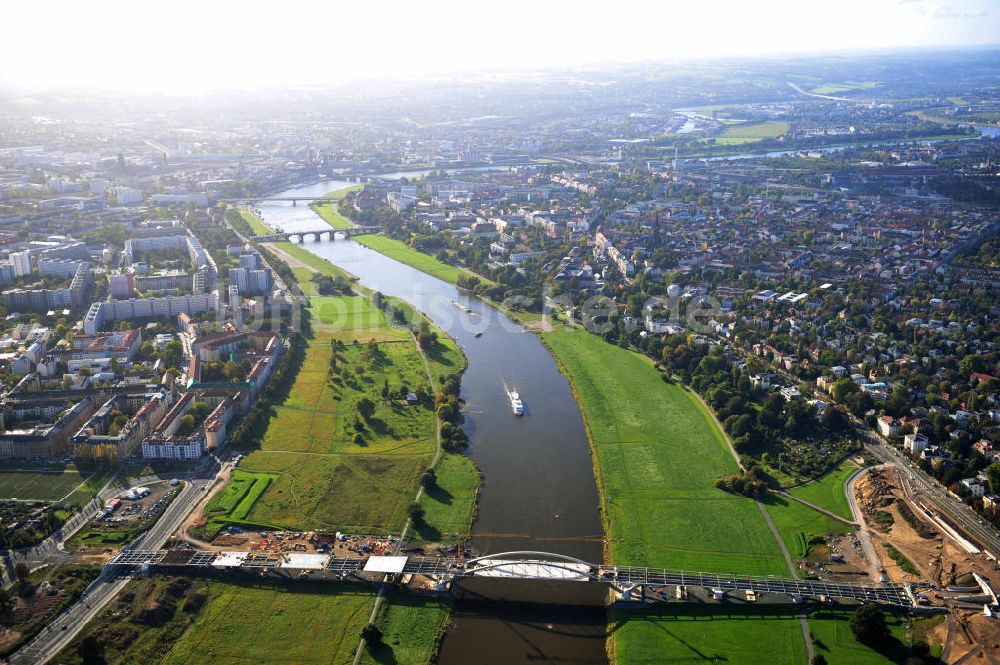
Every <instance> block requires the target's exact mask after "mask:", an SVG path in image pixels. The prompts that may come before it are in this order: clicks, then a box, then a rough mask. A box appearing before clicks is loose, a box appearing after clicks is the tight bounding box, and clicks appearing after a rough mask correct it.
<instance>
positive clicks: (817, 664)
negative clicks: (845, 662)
mask: <svg viewBox="0 0 1000 665" xmlns="http://www.w3.org/2000/svg"><path fill="white" fill-rule="evenodd" d="M812 665H826V656H824V655H823V654H821V653H818V654H816V655H815V656H813V659H812Z"/></svg>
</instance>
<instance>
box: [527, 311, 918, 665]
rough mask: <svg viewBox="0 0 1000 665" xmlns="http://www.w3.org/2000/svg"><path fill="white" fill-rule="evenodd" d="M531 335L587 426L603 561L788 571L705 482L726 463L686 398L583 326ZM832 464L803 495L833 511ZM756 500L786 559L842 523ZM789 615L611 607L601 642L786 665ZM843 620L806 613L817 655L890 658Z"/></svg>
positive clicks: (746, 513)
mask: <svg viewBox="0 0 1000 665" xmlns="http://www.w3.org/2000/svg"><path fill="white" fill-rule="evenodd" d="M541 338H542V340H543V341H544V342H545V344H546V346H548V347H549V349H550V350H551V351H552V354H553V356H554V357H555V358H556V360H557V362H558V363H559V365H560V367H561V368H562V370H563V372H564V373H565V374H566V376H567V378H569V380H570V383H571V384H572V386H573V390H574V393H575V395H576V397H577V400H578V402H579V404H580V408H581V411H582V413H583V416H584V421H585V423H586V425H587V431H588V436H589V437H590V441H591V446H592V449H593V452H594V455H595V470H596V475H597V478H598V484H599V490H600V494H601V501H602V513H603V515H604V519H605V524H606V531H607V536H608V539H609V545H608V556H609V558H610V561H611V562H612V563H616V564H622V565H650V566H662V567H668V568H675V569H677V568H679V569H686V570H707V571H713V572H731V571H732V572H738V573H746V574H771V575H776V576H779V577H787V576H788V575H789V572H788V568H787V566H786V564H785V562H784V559H783V557H782V556H781V554H780V550H779V547H778V544H777V542H776V541H775V539H774V537H773V535H772V534H771V533H770V532H769V530H768V528H767V526H766V524H765V522H764V520H763V517H762V516H761V514H760V512H759V510H758V508H757V506H756V505H755V504H754V503H753V502H752V501H751V500H750V499H745V498H743V497H739V496H735V495H732V494H727V493H724V492H722V491H721V490H718V489H716V488H715V486H714V484H713V481H714V480H715V478H717V477H718V476H721V475H725V474H728V473H733V472H734V471H735V470H736V462H735V460H734V459H733V457H732V456H731V454H730V452H729V450H728V448H727V446H726V444H725V440H724V439H723V435H722V433H721V432H720V431H719V429H718V427H717V426H716V425H715V423H714V421H713V420H712V418H711V416H710V414H708V413H707V412H706V411H705V409H704V407H703V405H702V403H701V402H700V401H699V400H698V399H697V398H696V396H694V395H693V394H691V393H690V392H689V391H687V390H686V389H685V388H683V387H682V386H680V385H678V384H667V383H664V382H663V381H662V379H661V378H660V373H659V372H657V371H656V370H655V368H654V367H653V366H652V363H651V362H650V361H649V360H648V359H647V358H645V357H643V356H640V355H638V354H634V353H632V352H629V351H626V350H623V349H621V348H619V347H617V346H613V345H610V344H607V343H606V342H604V341H603V340H602V339H600V338H599V337H597V336H594V335H591V334H589V333H586V332H584V331H580V330H562V331H558V332H549V333H543V334H542V335H541ZM842 473H844V471H842V470H840V471H836V472H834V473H833V474H831V475H829V476H828V477H825V478H824V479H821V480H820V481H817V482H816V483H815V484H814V487H812V488H811V489H809V490H806V493H807V495H808V496H810V497H812V498H814V499H816V500H817V502H819V503H824V504H825V507H829V508H830V509H831V510H835V509H836V508H837V506H836V505H834V503H835V502H833V501H832V499H831V498H830V496H829V493H830V492H831V491H832V490H830V486H834V487H836V486H842V477H841V474H842ZM766 503H767V510H768V512H769V513H770V515H771V517H772V520H773V521H774V523H775V526H776V528H777V529H778V532H779V534H780V535H781V538H782V540H783V541H784V543H785V544H786V546H787V547H788V549H789V550H790V552H791V553H792V555H793V556H797V557H804V556H805V555H806V554H808V552H809V547H810V542H811V541H812V539H813V536H819V535H825V534H827V533H831V532H838V533H839V532H844V531H846V530H849V528H850V527H848V526H847V525H845V524H843V523H841V522H838V521H836V520H834V519H832V518H830V517H828V516H825V515H822V514H821V513H818V512H816V511H814V510H812V509H810V508H808V507H806V506H803V505H801V504H799V503H797V502H794V501H789V500H787V499H784V498H782V497H776V496H775V497H769V498H768V499H767V501H766ZM827 614H829V616H827ZM796 615H797V611H794V610H792V609H789V608H780V607H768V606H760V607H743V608H740V607H732V606H702V607H699V606H696V605H668V606H658V607H653V608H651V609H649V610H631V609H618V608H615V609H613V610H612V612H611V624H612V625H611V630H610V634H611V635H612V637H611V641H610V644H609V649H610V651H611V652H612V653H613V654H614V662H615V663H617V664H618V665H647V664H648V665H653V664H654V663H662V662H688V661H691V662H695V661H702V660H710V661H713V662H716V661H718V662H723V661H728V662H734V663H742V662H753V661H754V660H757V659H759V658H760V657H761V655H762V654H763V653H766V658H767V662H768V663H776V664H784V663H787V664H789V665H792V664H797V663H802V662H805V660H806V644H805V641H804V639H803V633H802V626H801V623H800V621H799V619H798V618H797V616H796ZM847 618H848V615H847V614H844V613H842V614H836V615H834V614H830V613H826V614H824V615H822V616H815V617H810V619H809V626H810V629H811V630H813V631H814V632H816V633H817V634H818V635H822V642H821V645H822V646H821V647H820V646H819V645H817V644H816V643H814V645H813V646H814V649H815V651H816V652H817V653H823V654H824V655H825V656H827V657H828V659H830V660H831V662H839V661H838V660H836V659H835V658H839V657H840V655H842V654H843V655H845V656H849V657H850V658H852V659H853V660H851V662H864V663H889V662H892V661H891V659H890V658H888V657H886V656H883V655H882V654H879V653H877V652H875V651H873V650H871V649H868V648H866V647H863V646H861V645H860V644H858V643H857V642H856V641H855V640H854V638H853V635H852V634H851V633H850V631H849V629H847ZM893 632H894V635H897V637H901V636H902V622H901V621H899V620H894V623H893ZM762 645H766V650H765V651H762V650H761V649H762ZM844 662H847V661H844Z"/></svg>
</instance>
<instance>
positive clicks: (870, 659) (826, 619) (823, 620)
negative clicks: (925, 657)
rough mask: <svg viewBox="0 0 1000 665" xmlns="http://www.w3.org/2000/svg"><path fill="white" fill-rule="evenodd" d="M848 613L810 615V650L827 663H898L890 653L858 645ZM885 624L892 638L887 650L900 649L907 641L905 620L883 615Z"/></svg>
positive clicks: (825, 612)
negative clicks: (811, 643)
mask: <svg viewBox="0 0 1000 665" xmlns="http://www.w3.org/2000/svg"><path fill="white" fill-rule="evenodd" d="M851 614H852V612H851V611H847V610H819V611H816V612H813V613H811V614H810V615H809V632H810V633H811V634H812V636H813V650H814V651H815V653H816V654H822V655H823V656H824V657H826V659H827V660H828V661H829V662H830V663H834V664H835V663H850V664H851V665H889V664H890V663H896V662H900V661H899V660H898V659H897V658H896V657H894V656H895V654H894V653H893V651H891V650H887V651H886V652H882V651H876V650H875V649H872V648H871V647H868V646H865V645H864V644H861V643H860V642H858V640H857V639H856V638H855V637H854V633H853V632H852V631H851V626H850V620H851ZM885 622H886V625H887V626H888V627H889V633H890V635H891V636H892V637H891V642H892V644H890V647H889V648H890V649H893V648H894V649H897V650H898V649H900V648H901V647H902V645H903V644H905V640H906V620H905V619H904V618H902V617H899V616H897V615H895V614H889V613H886V616H885Z"/></svg>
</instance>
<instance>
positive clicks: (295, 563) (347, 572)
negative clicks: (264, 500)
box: [108, 550, 915, 607]
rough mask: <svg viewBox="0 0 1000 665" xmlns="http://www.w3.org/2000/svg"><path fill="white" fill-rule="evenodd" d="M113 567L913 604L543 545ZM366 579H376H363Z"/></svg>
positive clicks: (152, 555) (826, 585) (893, 591)
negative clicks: (468, 553) (616, 562)
mask: <svg viewBox="0 0 1000 665" xmlns="http://www.w3.org/2000/svg"><path fill="white" fill-rule="evenodd" d="M108 566H110V567H112V568H113V569H118V570H122V569H137V568H138V569H146V568H179V569H197V568H202V569H206V570H223V569H230V570H240V569H242V570H256V571H261V570H284V571H289V572H290V573H293V574H295V573H308V572H309V571H315V572H318V573H332V574H335V575H336V576H339V577H341V578H344V579H346V578H356V579H361V580H365V577H364V575H365V574H366V573H368V574H375V575H377V577H378V580H381V577H382V575H384V574H386V573H390V574H402V575H422V576H425V577H428V578H431V579H434V580H437V581H439V582H451V581H454V580H460V579H468V578H474V577H478V578H484V577H485V578H494V579H509V580H538V581H557V582H583V583H597V584H604V585H606V586H609V587H612V588H614V589H616V590H618V591H628V590H631V589H636V588H639V587H654V588H658V587H667V586H674V587H685V588H686V587H697V588H702V589H706V590H710V591H712V592H716V591H718V592H719V593H725V592H731V591H741V590H752V591H754V592H756V593H758V594H760V593H770V594H777V595H784V596H789V597H790V598H792V599H793V600H794V601H795V602H801V601H802V600H804V599H806V598H840V599H847V600H856V601H859V602H874V603H880V604H884V605H894V606H899V607H911V606H913V605H914V601H915V599H914V596H913V594H912V592H911V591H910V589H909V588H908V587H904V586H900V585H896V584H885V585H870V584H865V585H863V584H844V583H838V582H824V581H821V580H792V579H781V578H775V577H759V576H742V575H736V574H729V575H727V574H716V573H700V572H689V571H678V570H670V569H667V568H650V567H637V566H606V565H596V564H591V563H588V562H586V561H581V560H579V559H574V558H572V557H566V556H561V555H556V554H548V553H544V552H505V553H501V554H494V555H490V556H485V557H479V558H476V559H460V558H457V557H434V556H396V557H379V556H370V557H357V558H354V557H350V558H349V557H337V556H333V555H327V554H306V553H299V552H285V553H275V552H204V551H192V550H125V551H122V552H121V553H119V554H118V555H117V556H115V557H114V558H113V559H111V561H109V562H108ZM366 581H377V580H374V579H368V580H366Z"/></svg>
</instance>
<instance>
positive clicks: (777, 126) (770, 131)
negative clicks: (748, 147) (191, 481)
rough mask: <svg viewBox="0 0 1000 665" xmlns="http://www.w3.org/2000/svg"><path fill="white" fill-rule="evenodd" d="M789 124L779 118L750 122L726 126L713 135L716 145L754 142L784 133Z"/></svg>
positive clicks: (789, 126)
mask: <svg viewBox="0 0 1000 665" xmlns="http://www.w3.org/2000/svg"><path fill="white" fill-rule="evenodd" d="M790 128H791V125H790V124H789V123H787V122H784V121H781V120H769V121H767V122H751V123H742V124H738V125H729V126H727V127H726V128H725V129H724V130H723V131H722V133H721V134H719V136H717V137H715V142H716V144H717V145H740V144H743V143H755V142H757V141H763V140H764V139H772V138H776V137H778V136H782V135H783V134H786V133H787V132H788V130H789V129H790Z"/></svg>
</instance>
